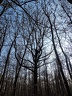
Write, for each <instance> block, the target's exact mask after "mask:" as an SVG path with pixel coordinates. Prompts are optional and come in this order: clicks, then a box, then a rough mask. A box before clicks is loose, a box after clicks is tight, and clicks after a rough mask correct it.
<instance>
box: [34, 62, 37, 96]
mask: <svg viewBox="0 0 72 96" xmlns="http://www.w3.org/2000/svg"><path fill="white" fill-rule="evenodd" d="M34 96H37V63H35V66H34Z"/></svg>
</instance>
